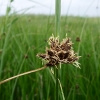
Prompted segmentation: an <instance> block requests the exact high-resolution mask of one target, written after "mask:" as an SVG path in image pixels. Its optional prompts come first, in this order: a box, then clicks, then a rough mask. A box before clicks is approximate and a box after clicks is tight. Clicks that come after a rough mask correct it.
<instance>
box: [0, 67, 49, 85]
mask: <svg viewBox="0 0 100 100" xmlns="http://www.w3.org/2000/svg"><path fill="white" fill-rule="evenodd" d="M45 68H47V67H46V66H44V67H41V68H38V69H35V70H31V71H28V72H25V73H22V74H18V75H16V76H13V77H10V78H8V79H5V80H3V81H1V82H0V85H1V84H3V83H6V82H8V81H10V80H12V79H15V78H17V77H20V76H23V75H27V74H30V73H34V72H37V71H40V70H43V69H45Z"/></svg>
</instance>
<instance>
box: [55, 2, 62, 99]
mask: <svg viewBox="0 0 100 100" xmlns="http://www.w3.org/2000/svg"><path fill="white" fill-rule="evenodd" d="M60 12H61V0H56V2H55V25H56V29H55V31H56V34H55V35H56V36H59V35H60V15H61V14H60ZM55 74H56V100H59V86H58V84H59V83H58V79H59V77H58V75H59V74H58V69H57V68H56V71H55Z"/></svg>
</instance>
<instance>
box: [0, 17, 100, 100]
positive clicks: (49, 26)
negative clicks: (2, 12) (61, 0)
mask: <svg viewBox="0 0 100 100" xmlns="http://www.w3.org/2000/svg"><path fill="white" fill-rule="evenodd" d="M52 33H55V17H54V16H44V15H12V16H2V17H0V81H1V80H4V79H6V78H9V77H11V76H14V75H17V74H19V73H22V72H26V71H29V70H33V69H37V68H40V67H42V66H43V64H42V61H41V60H40V59H39V58H37V57H36V54H37V53H40V52H41V53H42V52H43V53H44V52H45V48H46V46H47V45H48V44H47V40H48V38H49V37H50V36H51V35H52ZM66 33H67V35H68V37H70V38H71V39H72V41H73V43H74V44H73V47H74V50H75V51H76V52H78V54H79V56H81V58H80V59H79V63H80V64H81V66H80V67H81V69H77V68H75V67H74V66H73V65H70V64H68V65H67V64H63V65H62V67H61V69H60V81H61V84H62V88H63V92H64V96H65V100H99V99H100V18H82V17H72V16H69V17H64V16H62V17H61V33H60V39H63V38H64V37H65V36H66ZM54 85H55V83H54V80H53V76H52V74H51V72H50V69H49V68H47V69H45V70H43V71H40V72H36V73H32V74H29V75H26V76H22V77H20V78H17V79H14V80H12V81H9V82H7V83H5V84H2V85H1V86H0V100H54V98H55V95H54ZM60 100H62V97H61V96H60Z"/></svg>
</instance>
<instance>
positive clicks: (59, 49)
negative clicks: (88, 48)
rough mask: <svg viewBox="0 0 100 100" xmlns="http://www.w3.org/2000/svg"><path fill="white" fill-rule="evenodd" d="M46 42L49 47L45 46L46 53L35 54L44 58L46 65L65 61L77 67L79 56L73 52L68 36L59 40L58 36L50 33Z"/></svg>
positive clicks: (54, 64) (50, 65)
mask: <svg viewBox="0 0 100 100" xmlns="http://www.w3.org/2000/svg"><path fill="white" fill-rule="evenodd" d="M48 44H49V46H50V48H46V53H45V54H38V55H37V56H38V57H40V58H42V59H44V60H46V66H49V67H52V66H56V65H58V64H59V63H66V64H74V65H75V66H76V67H79V63H78V62H77V60H78V59H79V56H77V54H76V53H74V50H73V48H72V44H73V43H72V41H71V39H70V38H67V37H66V38H65V39H63V41H62V42H60V41H59V37H54V36H53V35H52V36H51V37H50V38H49V40H48Z"/></svg>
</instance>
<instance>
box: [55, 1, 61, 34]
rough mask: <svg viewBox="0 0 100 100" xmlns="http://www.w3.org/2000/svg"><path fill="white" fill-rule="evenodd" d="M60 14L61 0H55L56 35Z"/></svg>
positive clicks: (58, 31)
mask: <svg viewBox="0 0 100 100" xmlns="http://www.w3.org/2000/svg"><path fill="white" fill-rule="evenodd" d="M60 15H61V0H56V3H55V24H56V29H55V30H56V36H58V35H60Z"/></svg>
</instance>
